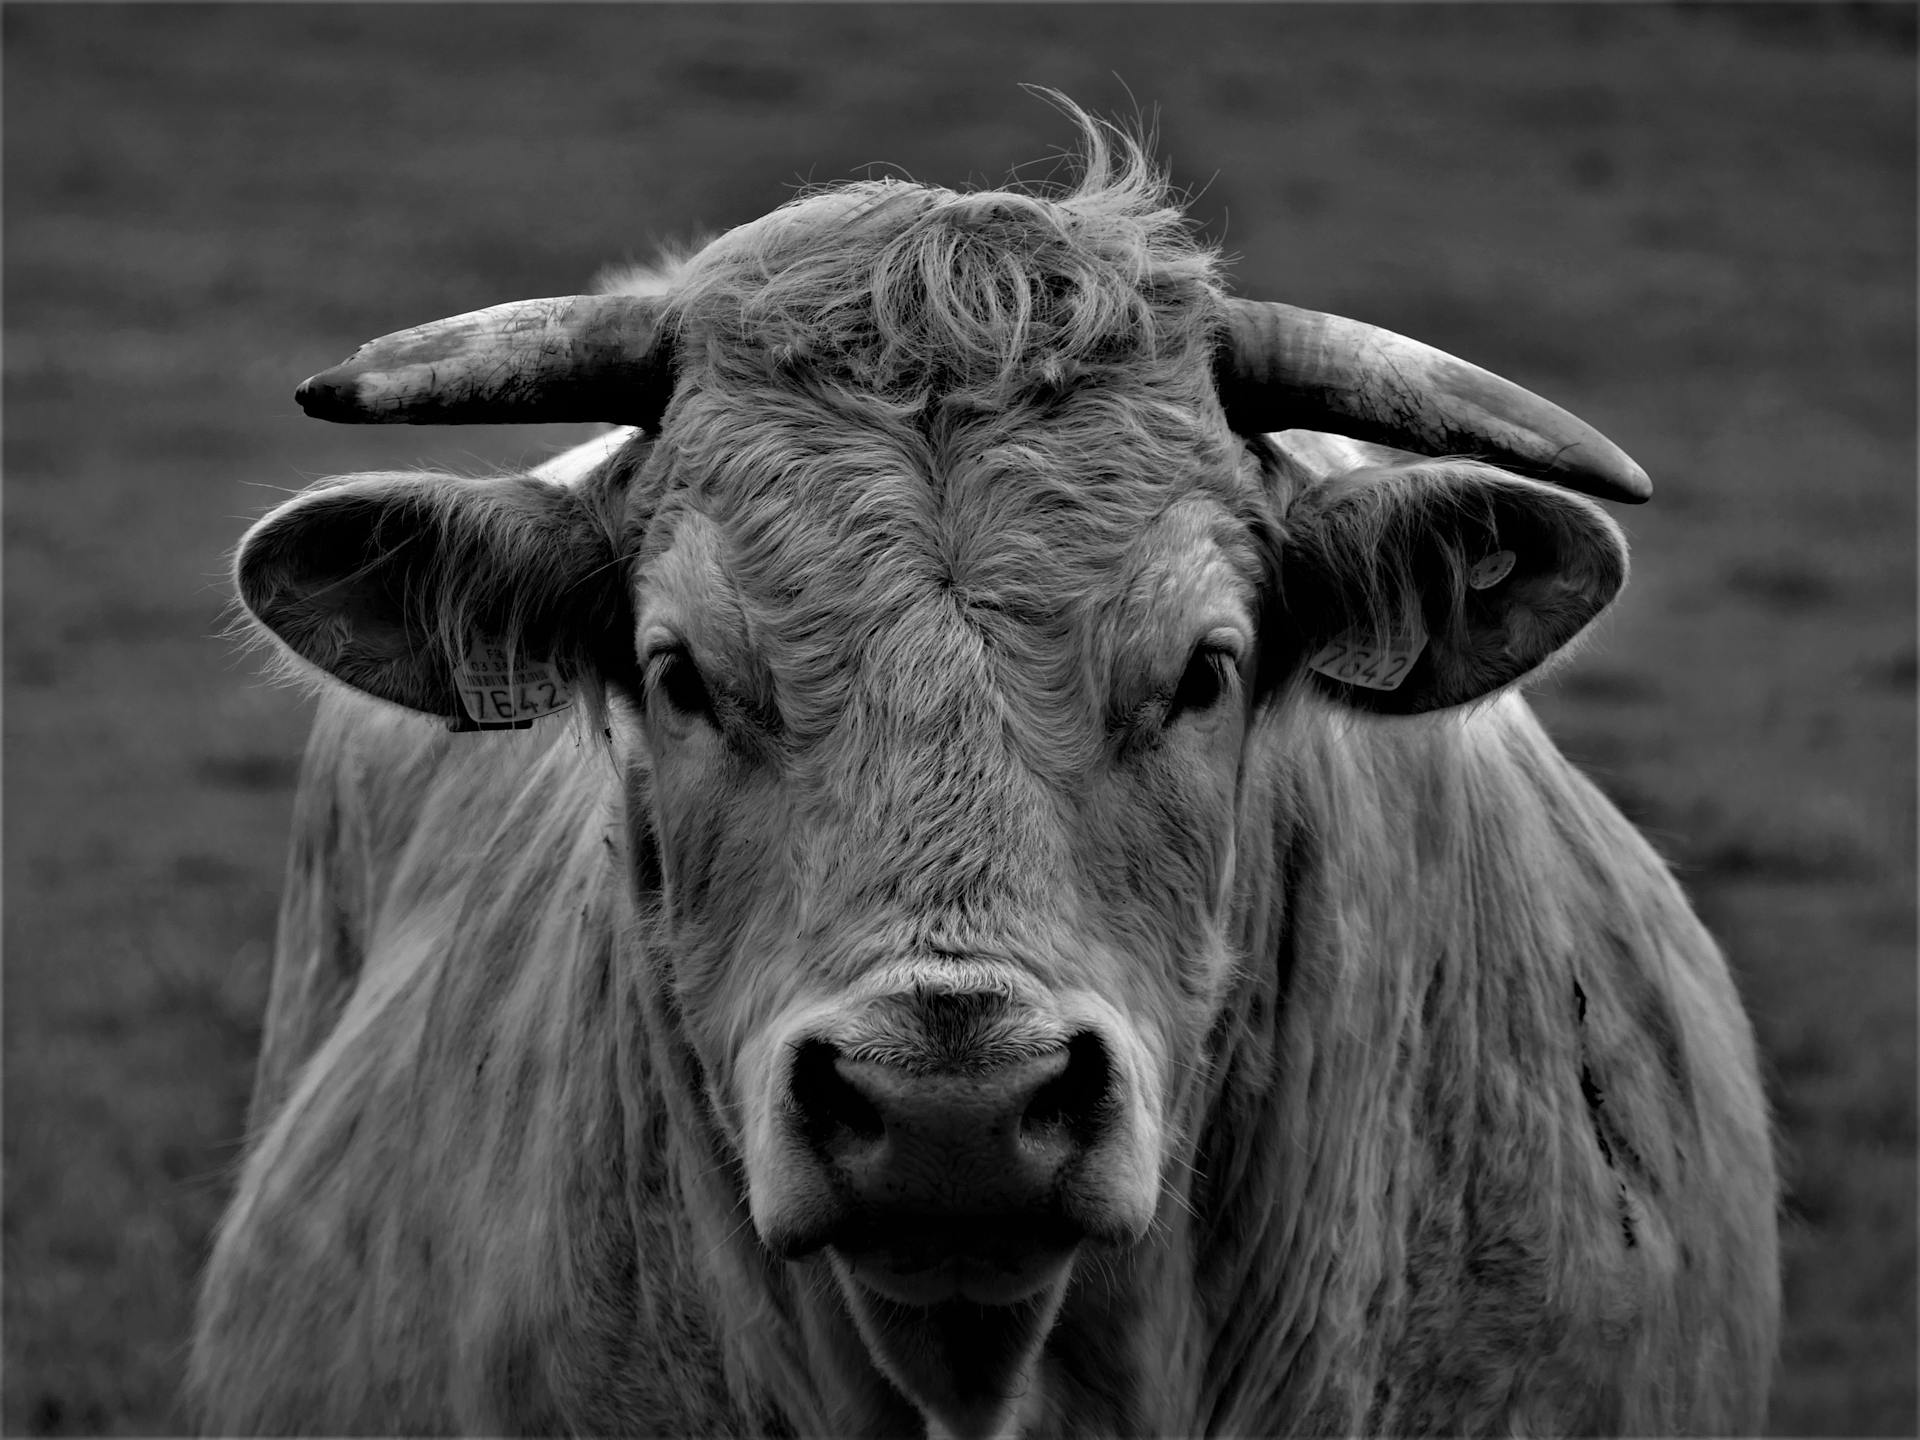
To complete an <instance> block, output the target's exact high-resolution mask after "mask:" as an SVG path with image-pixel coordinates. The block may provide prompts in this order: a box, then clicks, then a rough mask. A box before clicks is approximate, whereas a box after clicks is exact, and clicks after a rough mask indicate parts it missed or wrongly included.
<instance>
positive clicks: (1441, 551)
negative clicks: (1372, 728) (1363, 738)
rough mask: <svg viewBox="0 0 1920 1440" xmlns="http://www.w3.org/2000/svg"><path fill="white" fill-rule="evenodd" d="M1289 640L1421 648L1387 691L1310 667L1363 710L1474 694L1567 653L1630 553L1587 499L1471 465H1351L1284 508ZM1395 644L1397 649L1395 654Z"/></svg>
mask: <svg viewBox="0 0 1920 1440" xmlns="http://www.w3.org/2000/svg"><path fill="white" fill-rule="evenodd" d="M1287 519H1288V530H1289V542H1288V547H1287V556H1286V561H1285V574H1284V579H1285V584H1286V591H1285V596H1284V602H1283V603H1284V606H1285V610H1286V613H1287V616H1288V623H1289V626H1290V628H1291V630H1292V631H1293V633H1294V634H1295V636H1296V637H1297V643H1298V644H1299V645H1301V646H1303V647H1306V655H1305V656H1303V657H1302V658H1303V662H1304V661H1305V660H1306V659H1308V658H1310V657H1311V655H1312V653H1313V648H1314V647H1319V646H1325V645H1328V644H1330V643H1335V642H1342V641H1347V642H1351V643H1352V644H1353V645H1355V646H1361V647H1364V646H1366V645H1370V644H1371V645H1378V646H1382V647H1387V646H1391V645H1393V644H1395V643H1398V644H1400V645H1402V646H1403V647H1405V648H1410V647H1411V646H1412V645H1414V644H1418V645H1419V646H1420V653H1419V655H1418V656H1417V658H1416V659H1415V660H1414V661H1413V662H1412V663H1411V664H1410V665H1408V666H1406V667H1405V671H1404V674H1403V675H1401V674H1399V673H1398V672H1397V671H1396V672H1394V673H1395V679H1396V682H1397V683H1394V684H1393V685H1392V686H1391V687H1390V688H1381V687H1379V686H1376V685H1369V684H1366V683H1348V682H1344V681H1341V680H1339V679H1337V678H1334V677H1330V676H1327V675H1324V674H1320V673H1317V672H1316V673H1315V674H1314V676H1313V680H1314V683H1316V684H1318V685H1320V686H1321V688H1323V689H1326V690H1328V691H1330V692H1331V693H1333V694H1335V695H1336V696H1337V697H1338V698H1342V699H1345V700H1348V701H1351V702H1352V703H1354V704H1356V705H1357V706H1359V707H1360V708H1363V709H1369V710H1375V711H1381V712H1385V713H1401V714H1406V713H1417V712H1420V711H1425V710H1432V709H1440V708H1445V707H1448V706H1452V705H1458V704H1464V703H1467V702H1469V701H1471V700H1475V699H1479V698H1482V697H1484V696H1486V695H1488V694H1490V693H1492V692H1494V691H1496V690H1498V689H1500V688H1501V687H1503V686H1505V685H1508V684H1511V683H1512V682H1513V681H1515V680H1517V679H1519V678H1520V677H1521V676H1523V675H1525V674H1527V673H1529V672H1531V671H1533V670H1535V669H1536V668H1537V667H1539V666H1540V665H1541V664H1543V663H1544V662H1545V661H1547V660H1548V659H1549V658H1550V657H1552V656H1553V655H1554V654H1556V653H1557V652H1559V651H1561V650H1562V649H1563V648H1564V647H1566V646H1567V645H1568V644H1569V643H1570V642H1571V641H1572V640H1573V639H1574V637H1575V636H1576V635H1577V634H1578V633H1579V632H1580V631H1581V630H1582V629H1584V628H1585V627H1586V625H1587V624H1588V623H1589V622H1591V621H1592V620H1593V618H1594V617H1595V616H1596V615H1598V614H1599V613H1600V611H1601V610H1602V609H1604V608H1605V606H1606V605H1607V604H1608V603H1609V602H1610V601H1611V600H1612V599H1613V597H1614V595H1615V594H1617V593H1618V591H1619V589H1620V587H1621V585H1622V584H1623V583H1624V581H1625V579H1626V546H1625V542H1624V540H1623V539H1622V537H1621V536H1620V533H1619V530H1618V528H1617V527H1616V526H1615V525H1614V524H1613V522H1612V521H1611V520H1610V519H1608V518H1607V517H1606V515H1605V514H1604V513H1603V512H1602V511H1601V510H1600V509H1599V507H1598V506H1596V505H1594V504H1593V503H1592V502H1591V501H1588V500H1585V499H1583V498H1581V497H1579V496H1575V495H1571V494H1568V493H1567V492H1565V491H1561V490H1557V489H1555V488H1553V487H1551V486H1548V485H1544V484H1541V483H1538V482H1536V481H1531V480H1525V479H1522V478H1520V477H1518V476H1514V475H1510V474H1508V473H1507V472H1505V471H1501V470H1497V469H1495V468H1493V467H1491V466H1488V465H1483V464H1479V463H1477V462H1473V461H1426V462H1417V463H1411V464H1408V465H1405V466H1398V467H1391V468H1385V469H1381V470H1377V471H1362V472H1354V473H1351V474H1348V475H1345V476H1341V477H1339V479H1338V482H1337V483H1335V484H1332V485H1329V486H1326V487H1323V488H1320V489H1317V490H1316V491H1313V492H1309V494H1308V495H1306V496H1303V497H1302V498H1301V500H1300V501H1299V502H1298V503H1297V504H1296V505H1295V506H1294V507H1293V509H1292V510H1290V512H1289V514H1288V517H1287ZM1403 653H1404V651H1403Z"/></svg>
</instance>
